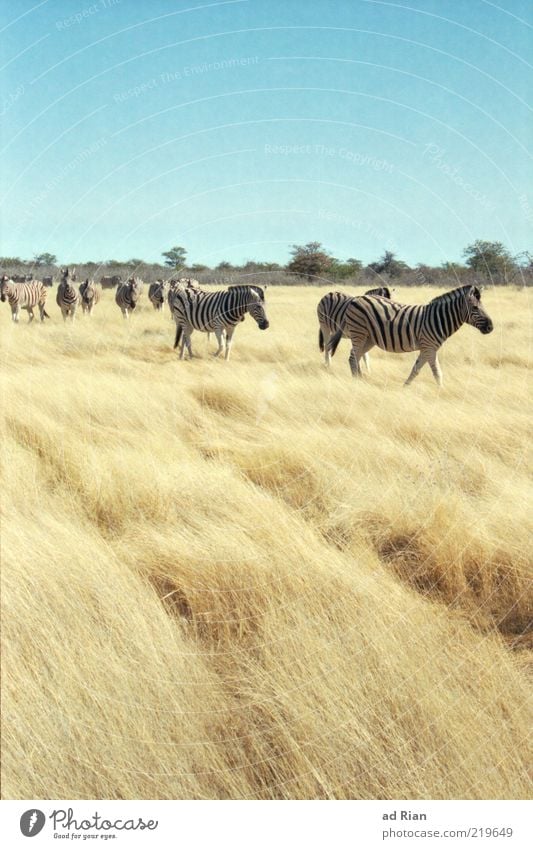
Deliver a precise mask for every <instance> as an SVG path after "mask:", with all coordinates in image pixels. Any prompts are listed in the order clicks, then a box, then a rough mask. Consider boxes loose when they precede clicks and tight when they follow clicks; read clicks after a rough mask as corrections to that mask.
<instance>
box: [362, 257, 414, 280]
mask: <svg viewBox="0 0 533 849" xmlns="http://www.w3.org/2000/svg"><path fill="white" fill-rule="evenodd" d="M368 268H369V269H370V270H371V271H373V272H374V274H386V275H387V277H400V276H401V275H402V274H403V273H404V271H408V270H409V266H408V265H407V263H405V262H402V260H400V259H396V254H395V253H393V251H385V253H384V254H383V256H382V257H381V259H378V261H377V262H371V263H370V265H369V266H368Z"/></svg>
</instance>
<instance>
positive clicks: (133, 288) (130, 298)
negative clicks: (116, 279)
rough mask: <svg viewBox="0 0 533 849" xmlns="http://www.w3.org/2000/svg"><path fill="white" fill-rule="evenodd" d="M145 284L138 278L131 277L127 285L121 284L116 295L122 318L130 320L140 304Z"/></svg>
mask: <svg viewBox="0 0 533 849" xmlns="http://www.w3.org/2000/svg"><path fill="white" fill-rule="evenodd" d="M143 288H144V286H143V282H142V280H139V278H138V277H130V279H129V280H127V281H126V282H125V283H121V284H120V285H119V287H118V289H117V291H116V293H115V301H116V303H117V304H118V306H119V307H120V309H121V310H122V317H123V318H128V315H129V314H130V313H132V312H133V311H134V310H135V309H136V308H137V304H138V303H139V298H140V297H141V295H142V291H143Z"/></svg>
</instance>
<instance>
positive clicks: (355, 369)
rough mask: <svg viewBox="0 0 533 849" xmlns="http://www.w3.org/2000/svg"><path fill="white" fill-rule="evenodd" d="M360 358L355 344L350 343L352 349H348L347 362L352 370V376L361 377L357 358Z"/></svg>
mask: <svg viewBox="0 0 533 849" xmlns="http://www.w3.org/2000/svg"><path fill="white" fill-rule="evenodd" d="M360 359H361V353H360V351H359V350H358V348H356V347H355V345H352V350H351V351H350V356H349V358H348V362H349V363H350V369H351V371H352V377H361V364H360V362H359V360H360Z"/></svg>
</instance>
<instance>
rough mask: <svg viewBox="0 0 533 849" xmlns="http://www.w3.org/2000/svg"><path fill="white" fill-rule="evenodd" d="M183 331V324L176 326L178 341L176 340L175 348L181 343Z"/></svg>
mask: <svg viewBox="0 0 533 849" xmlns="http://www.w3.org/2000/svg"><path fill="white" fill-rule="evenodd" d="M182 333H183V327H182V326H181V324H178V325H177V327H176V341H175V342H174V347H175V348H177V347H178V345H179V343H180V340H181V336H182Z"/></svg>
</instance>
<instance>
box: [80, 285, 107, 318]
mask: <svg viewBox="0 0 533 849" xmlns="http://www.w3.org/2000/svg"><path fill="white" fill-rule="evenodd" d="M101 294H102V287H101V286H100V284H99V283H95V282H94V280H86V281H85V283H80V298H81V308H82V310H83V312H84V313H88V314H89V315H91V314H92V311H93V307H95V306H96V304H97V303H98V302H99V300H100V297H101Z"/></svg>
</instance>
